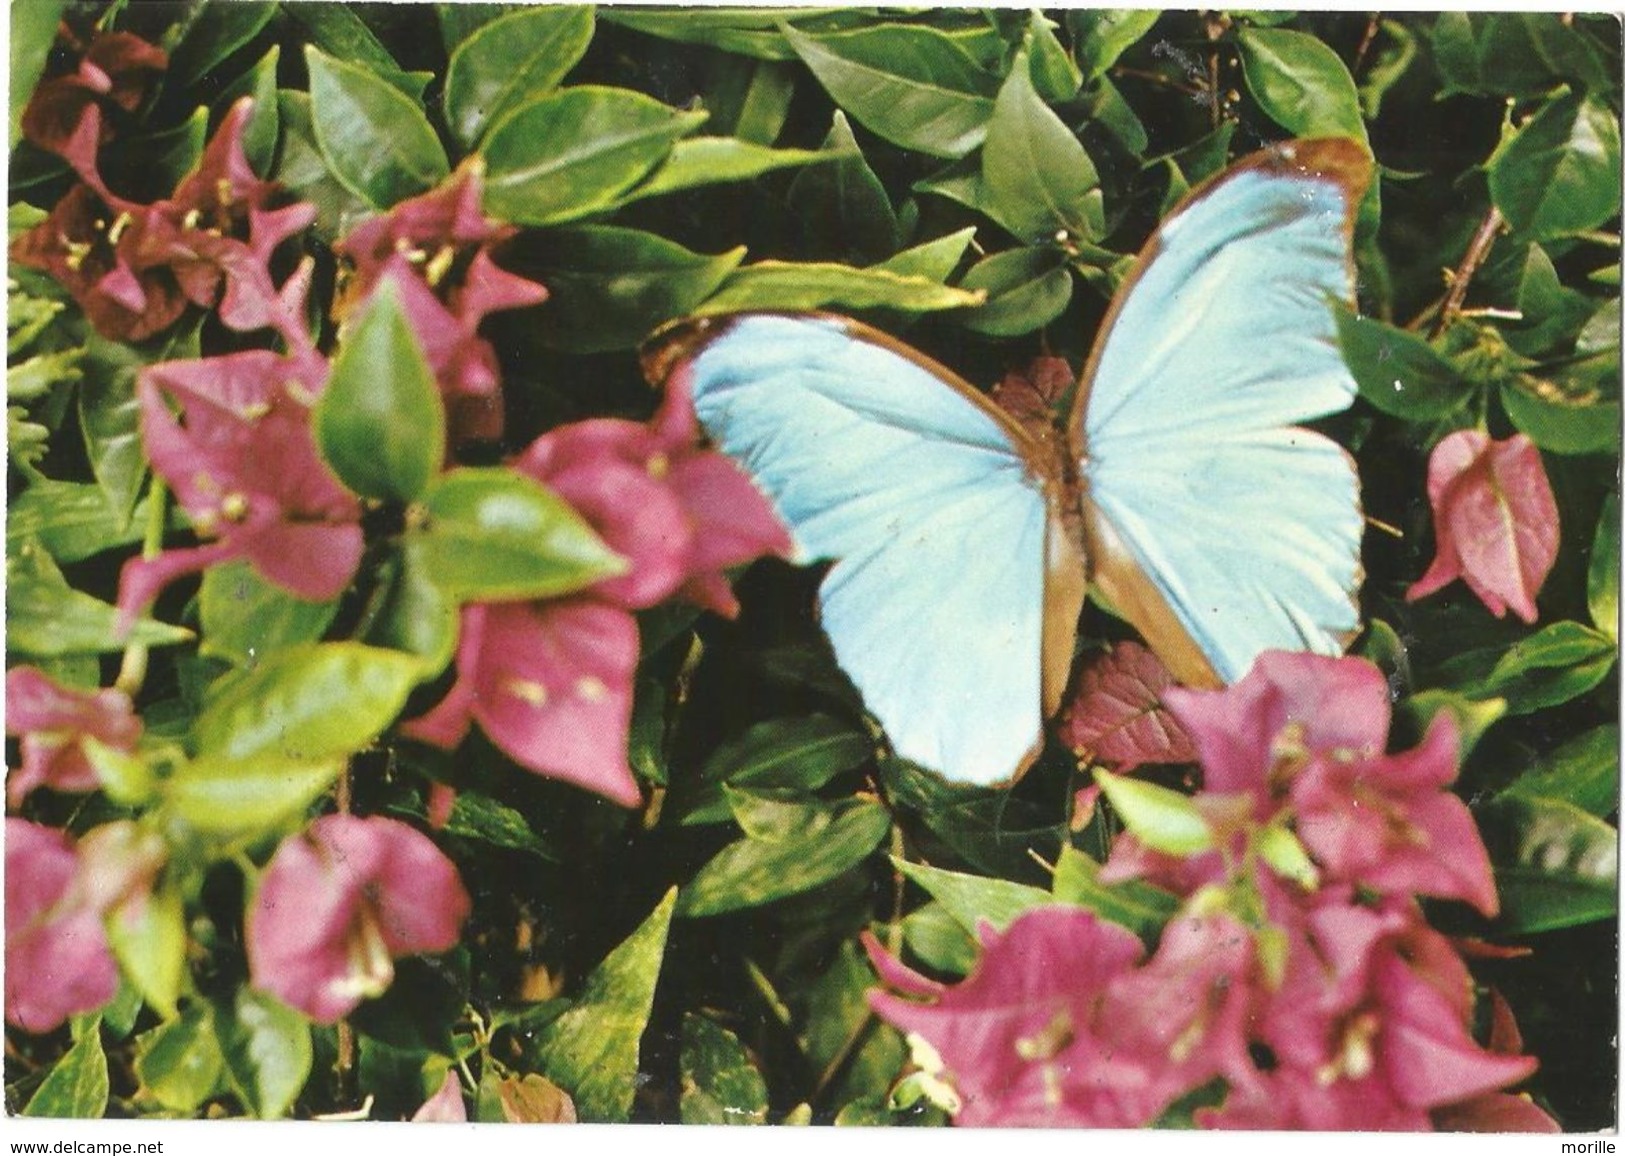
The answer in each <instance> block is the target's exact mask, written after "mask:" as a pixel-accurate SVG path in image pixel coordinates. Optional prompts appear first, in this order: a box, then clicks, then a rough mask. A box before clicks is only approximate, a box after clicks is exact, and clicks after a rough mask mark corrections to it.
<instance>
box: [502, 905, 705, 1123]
mask: <svg viewBox="0 0 1625 1156" xmlns="http://www.w3.org/2000/svg"><path fill="white" fill-rule="evenodd" d="M676 902H677V889H676V888H672V889H671V890H670V891H667V892H666V895H665V898H663V899H662V900H661V901H660V904H659V906H657V907H656V908H655V909H654V911H653V912H652V913H651V914H650V915H649V917H648V918H647V919H646V920H644V921H643V924H642V925H641V926H640V927H639V928H638V929H637V930H636V931H634V932H633V933H632V934H631V935H629V936H628V937H627V938H626V940H625V941H624V942H623V943H621V945H620V946H618V947H617V948H615V950H614V951H612V952H610V953H609V955H608V956H607V957H605V959H604V961H603V962H602V963H600V964H599V965H598V967H597V968H596V969H595V970H594V971H593V973H592V974H591V975H589V976H588V977H587V982H586V984H585V985H584V987H583V988H582V991H581V996H580V998H579V999H577V1000H576V1004H575V1006H574V1007H572V1008H571V1009H570V1010H569V1011H567V1012H565V1013H564V1014H563V1015H561V1016H559V1017H558V1018H557V1019H555V1020H554V1021H553V1022H552V1023H550V1024H548V1025H547V1026H546V1027H545V1028H542V1029H541V1031H540V1032H539V1033H538V1034H537V1036H536V1043H535V1045H534V1048H533V1054H534V1055H535V1057H536V1059H537V1060H538V1061H539V1064H540V1066H541V1068H542V1071H543V1073H544V1074H545V1075H546V1076H547V1077H548V1079H550V1080H553V1081H554V1082H555V1083H557V1084H559V1085H560V1086H562V1087H563V1088H564V1090H565V1091H567V1092H569V1093H570V1096H571V1098H572V1099H574V1101H575V1106H576V1112H577V1114H578V1115H579V1117H580V1119H581V1120H582V1122H583V1123H601V1124H624V1123H626V1121H627V1120H628V1118H629V1117H630V1116H631V1112H632V1097H633V1093H634V1092H635V1091H636V1089H637V1084H638V1043H639V1040H640V1039H641V1038H642V1036H643V1029H644V1028H645V1026H647V1024H648V1022H649V1009H650V1007H651V1006H652V1004H653V1002H654V991H655V982H656V981H657V980H658V979H659V978H660V965H661V963H662V961H663V960H664V958H665V953H666V933H667V931H668V929H669V928H670V927H671V916H672V910H673V908H674V907H675V906H676Z"/></svg>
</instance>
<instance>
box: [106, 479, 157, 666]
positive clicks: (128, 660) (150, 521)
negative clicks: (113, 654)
mask: <svg viewBox="0 0 1625 1156" xmlns="http://www.w3.org/2000/svg"><path fill="white" fill-rule="evenodd" d="M168 514H169V487H167V486H166V485H164V480H163V479H162V478H160V477H158V475H156V474H154V475H153V477H152V484H151V485H149V486H148V487H147V528H146V533H145V534H144V535H143V537H142V539H141V557H142V558H148V559H150V558H156V557H157V556H158V555H159V554H160V553H161V552H162V551H163V548H164V523H165V522H166V521H167V519H168ZM146 681H147V646H146V644H145V643H140V642H132V643H130V644H129V645H128V646H126V647H125V648H124V657H123V658H122V659H120V661H119V668H118V678H117V679H116V680H115V681H114V683H113V685H114V687H116V688H117V689H118V690H121V691H123V692H124V693H125V694H127V695H129V696H130V697H131V698H134V697H135V696H136V695H137V694H138V693H140V691H141V685H142V684H143V683H144V682H146Z"/></svg>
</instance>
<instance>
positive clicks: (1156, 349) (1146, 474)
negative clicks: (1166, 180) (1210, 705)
mask: <svg viewBox="0 0 1625 1156" xmlns="http://www.w3.org/2000/svg"><path fill="white" fill-rule="evenodd" d="M1366 172H1367V165H1366V161H1365V159H1364V156H1363V154H1362V153H1360V152H1359V150H1358V148H1357V147H1356V146H1355V145H1354V144H1352V143H1351V142H1346V141H1324V142H1299V143H1297V144H1296V145H1293V146H1283V147H1282V148H1281V149H1280V150H1277V151H1275V152H1272V153H1266V154H1261V156H1260V157H1259V158H1257V159H1255V160H1254V161H1253V162H1251V163H1247V164H1243V165H1241V166H1238V167H1237V168H1236V169H1235V170H1232V172H1231V173H1229V174H1227V175H1226V176H1225V177H1223V178H1221V179H1220V180H1218V181H1217V182H1215V183H1214V184H1212V185H1210V186H1208V187H1207V188H1206V189H1205V190H1203V191H1202V192H1200V193H1198V194H1197V195H1196V196H1194V197H1193V198H1192V199H1191V200H1190V201H1188V202H1187V203H1186V205H1185V206H1184V207H1183V208H1181V209H1180V210H1178V211H1177V212H1176V213H1175V214H1174V215H1173V216H1172V217H1170V219H1169V220H1168V221H1167V222H1165V223H1164V224H1163V226H1162V228H1161V229H1160V230H1159V232H1158V234H1157V235H1156V236H1155V237H1154V238H1153V239H1152V241H1151V243H1150V244H1149V245H1148V246H1147V249H1146V252H1145V253H1144V254H1142V256H1141V258H1140V262H1139V264H1138V266H1137V268H1136V269H1135V271H1134V273H1133V274H1131V276H1130V279H1129V281H1128V283H1127V284H1126V286H1125V288H1124V289H1123V290H1122V291H1121V292H1120V294H1119V297H1118V299H1117V301H1116V302H1115V303H1114V305H1113V308H1112V310H1111V312H1110V314H1109V315H1108V318H1107V322H1106V324H1105V326H1104V327H1103V330H1102V335H1101V337H1100V338H1099V339H1097V345H1096V350H1095V354H1094V356H1093V358H1092V359H1091V364H1090V367H1089V368H1088V369H1087V370H1086V371H1085V378H1084V381H1083V386H1082V389H1081V390H1080V395H1081V397H1082V401H1081V404H1082V405H1083V406H1084V407H1085V408H1084V409H1083V411H1082V416H1081V422H1082V442H1083V449H1084V456H1083V462H1082V475H1083V478H1084V485H1085V521H1086V525H1087V526H1088V527H1089V529H1090V532H1089V535H1088V537H1089V551H1090V560H1091V563H1092V565H1093V567H1094V577H1095V580H1096V581H1097V583H1098V584H1099V585H1100V586H1101V587H1102V588H1103V589H1104V590H1105V591H1106V592H1107V594H1108V597H1110V598H1111V599H1112V600H1113V601H1114V602H1115V603H1117V604H1118V608H1119V609H1120V610H1121V611H1122V612H1123V613H1124V614H1125V616H1126V617H1128V618H1129V620H1130V621H1132V622H1133V623H1134V624H1135V625H1136V626H1137V627H1139V628H1140V630H1141V631H1142V633H1144V634H1145V635H1146V636H1147V638H1148V639H1149V640H1150V641H1151V642H1152V643H1153V645H1155V646H1158V648H1159V649H1160V650H1161V651H1163V658H1164V660H1165V661H1167V662H1169V664H1170V665H1171V666H1172V667H1173V668H1174V669H1175V671H1176V673H1178V674H1179V675H1180V676H1181V677H1182V678H1184V679H1186V680H1187V681H1198V682H1201V681H1213V680H1214V679H1215V678H1217V679H1222V680H1224V681H1229V680H1232V679H1235V678H1239V677H1240V676H1241V675H1242V674H1245V673H1246V671H1247V669H1248V667H1249V666H1251V664H1252V661H1253V659H1254V658H1256V657H1257V655H1258V654H1259V653H1260V652H1261V651H1264V650H1268V649H1275V648H1280V649H1294V650H1313V651H1318V652H1323V653H1337V652H1338V651H1340V650H1341V648H1342V646H1343V645H1344V644H1345V643H1346V640H1347V638H1348V636H1349V635H1350V634H1351V633H1352V631H1353V630H1354V629H1355V628H1356V626H1357V625H1358V610H1357V608H1356V606H1355V603H1354V598H1353V594H1354V591H1355V589H1356V588H1357V586H1358V583H1359V574H1360V567H1359V544H1360V533H1361V529H1362V517H1361V513H1360V508H1359V488H1358V480H1357V478H1356V475H1355V472H1354V465H1353V462H1352V461H1351V460H1350V459H1349V457H1348V455H1347V454H1345V453H1344V452H1343V450H1342V449H1341V448H1340V447H1338V446H1337V445H1336V443H1334V442H1332V441H1331V440H1329V439H1328V438H1325V437H1323V436H1321V435H1320V434H1317V433H1314V432H1311V431H1307V430H1303V429H1299V428H1296V427H1295V426H1294V424H1293V423H1295V422H1300V421H1305V420H1309V419H1312V418H1315V417H1319V416H1322V415H1325V414H1328V413H1332V412H1335V411H1337V410H1341V409H1343V408H1345V407H1346V406H1347V405H1348V404H1349V402H1350V401H1351V400H1352V399H1353V397H1354V394H1355V390H1356V387H1355V383H1354V380H1353V378H1352V376H1351V375H1350V374H1349V372H1348V369H1347V368H1346V366H1345V365H1344V364H1343V359H1342V356H1341V354H1340V352H1339V350H1338V345H1337V335H1336V328H1335V321H1334V317H1333V313H1332V310H1331V302H1332V301H1334V300H1338V299H1342V300H1347V299H1348V298H1349V297H1351V296H1352V290H1353V285H1352V272H1351V266H1350V260H1349V234H1350V223H1351V221H1352V217H1353V213H1354V210H1355V206H1356V204H1357V203H1358V201H1359V197H1360V195H1361V193H1362V191H1363V188H1364V184H1365V181H1366V179H1367V176H1366Z"/></svg>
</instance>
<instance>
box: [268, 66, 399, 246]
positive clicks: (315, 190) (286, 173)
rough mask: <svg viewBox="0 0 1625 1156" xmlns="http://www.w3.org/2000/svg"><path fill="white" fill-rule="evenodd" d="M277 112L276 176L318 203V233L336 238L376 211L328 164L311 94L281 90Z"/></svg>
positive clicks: (303, 196)
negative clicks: (279, 131) (279, 137)
mask: <svg viewBox="0 0 1625 1156" xmlns="http://www.w3.org/2000/svg"><path fill="white" fill-rule="evenodd" d="M276 111H277V122H278V124H279V125H280V126H281V129H282V142H281V149H280V150H279V155H278V157H277V163H276V167H275V168H274V169H273V170H272V172H273V175H274V176H275V177H276V179H277V180H278V181H279V182H280V183H281V184H282V185H283V187H285V188H286V189H287V190H288V191H289V192H291V193H293V194H294V195H296V196H297V197H298V198H299V199H300V200H302V201H308V202H310V203H311V204H313V205H315V206H316V225H315V228H314V230H313V231H314V232H315V234H316V235H317V236H318V237H321V238H322V239H324V240H326V241H329V242H332V241H336V240H337V239H338V238H339V237H341V236H343V235H344V234H346V233H348V232H349V231H350V230H351V229H352V228H353V227H354V226H355V225H356V224H358V223H360V222H361V221H362V220H364V219H365V218H367V217H370V216H372V215H373V214H374V212H375V210H374V208H373V206H372V205H370V204H368V203H367V201H365V200H364V199H363V198H361V197H358V196H356V195H355V194H354V193H352V192H351V191H350V190H349V189H347V188H345V187H344V186H343V185H342V184H340V183H339V181H338V179H337V178H336V177H334V175H333V173H332V171H331V170H330V169H329V168H328V167H327V161H326V159H325V158H324V157H323V156H322V150H321V148H320V147H319V146H318V145H317V143H316V129H315V126H314V125H313V124H312V123H311V109H310V96H309V94H308V93H303V92H294V91H292V90H290V89H280V90H278V92H277V101H276Z"/></svg>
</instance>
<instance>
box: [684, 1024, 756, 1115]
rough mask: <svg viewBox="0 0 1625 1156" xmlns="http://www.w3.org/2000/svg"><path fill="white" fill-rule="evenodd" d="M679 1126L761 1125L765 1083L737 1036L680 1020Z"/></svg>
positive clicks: (712, 1027)
mask: <svg viewBox="0 0 1625 1156" xmlns="http://www.w3.org/2000/svg"><path fill="white" fill-rule="evenodd" d="M678 1064H679V1068H680V1078H681V1080H682V1089H683V1090H682V1099H681V1101H680V1103H679V1110H680V1112H681V1114H682V1121H683V1123H685V1124H765V1123H766V1122H767V1107H768V1101H767V1083H766V1081H764V1080H763V1079H762V1073H761V1072H760V1071H758V1070H757V1068H756V1065H755V1064H754V1063H753V1062H752V1061H751V1058H750V1053H749V1052H747V1051H746V1050H745V1047H744V1045H743V1044H741V1043H740V1042H739V1037H738V1036H736V1035H734V1034H733V1033H732V1032H730V1031H729V1030H728V1029H727V1028H724V1027H722V1026H720V1025H718V1024H716V1023H714V1022H712V1021H711V1020H710V1019H709V1018H707V1017H706V1016H702V1015H696V1014H694V1013H693V1012H687V1013H685V1014H684V1015H683V1045H682V1053H681V1055H680V1057H679V1060H678Z"/></svg>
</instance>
